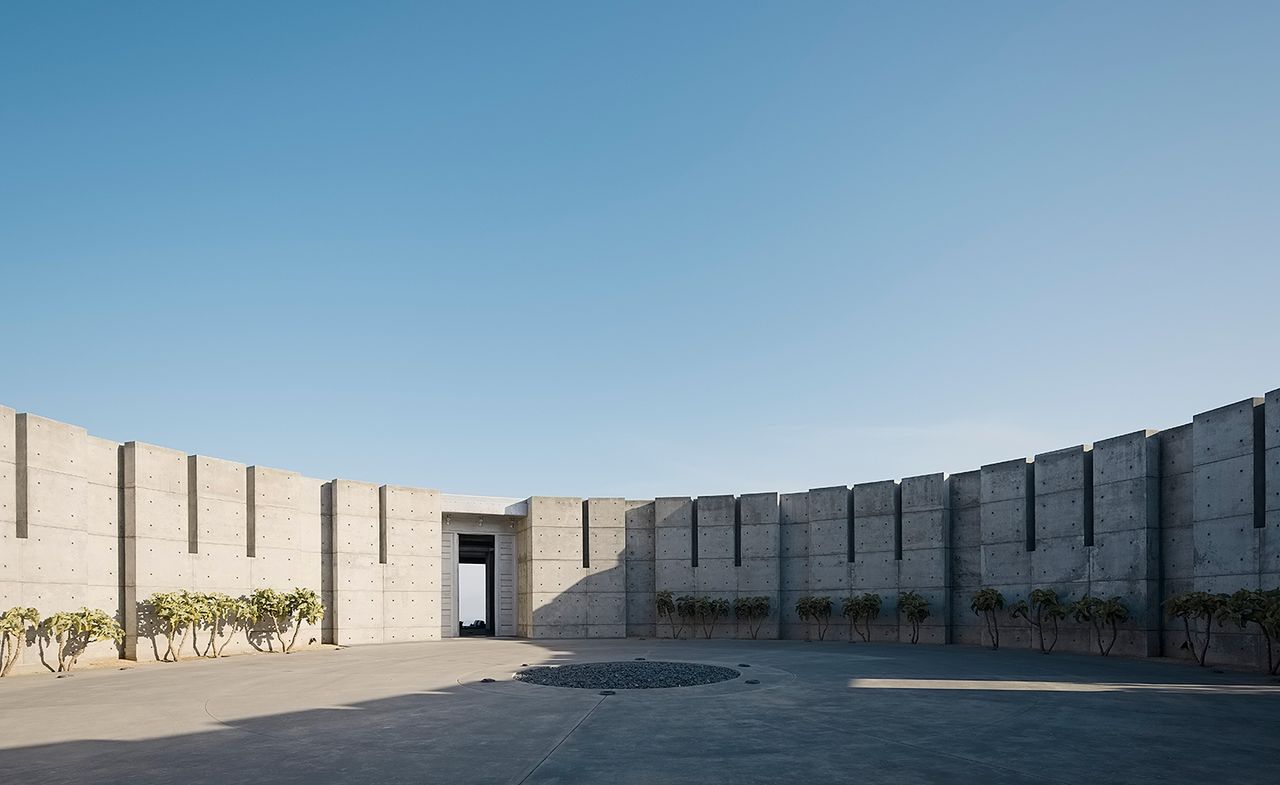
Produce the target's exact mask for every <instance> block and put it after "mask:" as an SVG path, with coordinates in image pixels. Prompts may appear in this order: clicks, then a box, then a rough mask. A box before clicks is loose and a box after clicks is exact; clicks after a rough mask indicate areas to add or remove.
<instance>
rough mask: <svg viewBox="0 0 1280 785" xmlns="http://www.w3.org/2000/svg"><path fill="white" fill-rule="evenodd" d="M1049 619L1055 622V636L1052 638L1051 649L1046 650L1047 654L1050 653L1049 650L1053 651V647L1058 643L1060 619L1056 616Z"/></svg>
mask: <svg viewBox="0 0 1280 785" xmlns="http://www.w3.org/2000/svg"><path fill="white" fill-rule="evenodd" d="M1049 621H1051V622H1053V638H1051V639H1050V641H1049V650H1048V651H1046V652H1045V654H1048V653H1049V652H1051V651H1053V647H1054V646H1057V645H1058V620H1057V619H1056V618H1053V619H1050V620H1049Z"/></svg>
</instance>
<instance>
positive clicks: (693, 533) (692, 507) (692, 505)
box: [689, 499, 698, 567]
mask: <svg viewBox="0 0 1280 785" xmlns="http://www.w3.org/2000/svg"><path fill="white" fill-rule="evenodd" d="M689 519H690V520H691V521H692V526H691V527H690V531H689V544H690V546H691V547H690V548H689V552H690V553H691V554H692V562H693V566H694V567H697V566H698V500H697V499H690V500H689Z"/></svg>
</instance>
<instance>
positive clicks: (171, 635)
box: [142, 588, 324, 662]
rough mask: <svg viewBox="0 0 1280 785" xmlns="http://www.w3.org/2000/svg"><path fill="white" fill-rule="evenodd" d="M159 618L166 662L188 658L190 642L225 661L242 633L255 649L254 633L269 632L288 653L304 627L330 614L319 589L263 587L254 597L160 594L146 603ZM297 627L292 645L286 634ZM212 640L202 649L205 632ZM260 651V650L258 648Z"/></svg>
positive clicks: (200, 654)
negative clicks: (224, 655)
mask: <svg viewBox="0 0 1280 785" xmlns="http://www.w3.org/2000/svg"><path fill="white" fill-rule="evenodd" d="M142 606H143V607H142V609H143V610H144V611H145V612H147V613H149V615H150V616H151V617H153V618H154V620H155V624H156V627H157V629H156V630H155V632H158V633H159V634H161V635H163V636H164V638H165V641H166V647H165V651H164V654H163V655H162V656H161V657H160V659H161V660H163V661H165V662H176V661H178V660H179V659H181V657H182V649H183V647H184V646H186V643H187V638H188V636H190V638H191V648H192V651H193V652H194V653H195V654H196V656H198V657H221V656H222V652H223V650H224V649H226V647H227V644H228V643H230V642H231V639H232V638H233V637H234V636H235V634H236V633H237V632H239V631H243V632H244V633H245V637H246V638H247V639H248V640H249V643H250V645H254V642H253V639H252V633H253V632H254V631H265V632H266V633H267V634H268V635H272V634H273V635H274V636H275V639H276V640H277V641H278V642H279V651H280V652H281V653H283V654H288V653H289V652H290V651H292V650H293V647H294V645H295V644H297V642H298V633H299V632H300V631H301V630H302V625H303V623H304V622H305V623H307V624H315V623H317V622H318V621H320V619H321V618H322V617H323V616H324V603H322V602H321V601H320V595H318V594H316V592H315V591H314V590H313V589H304V588H296V589H294V590H293V591H290V592H281V591H276V590H275V589H257V590H255V591H253V592H252V593H250V594H248V595H243V596H240V597H232V596H231V595H229V594H223V593H221V592H193V591H187V590H186V589H181V590H179V591H171V592H156V593H155V594H152V595H151V596H150V597H148V598H147V599H146V600H145V601H144V602H143V604H142ZM289 628H292V629H293V634H292V635H291V636H290V638H289V641H288V643H286V642H285V631H286V630H288V629H289ZM201 631H204V632H205V633H206V634H207V636H206V638H205V641H204V646H203V647H201V645H200V632H201ZM254 648H259V647H258V646H256V645H254Z"/></svg>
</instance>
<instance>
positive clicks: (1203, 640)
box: [1165, 591, 1231, 667]
mask: <svg viewBox="0 0 1280 785" xmlns="http://www.w3.org/2000/svg"><path fill="white" fill-rule="evenodd" d="M1230 600H1231V598H1230V597H1229V596H1228V595H1226V594H1210V593H1209V592H1205V591H1189V592H1184V593H1182V594H1175V595H1174V596H1172V597H1170V598H1169V599H1168V600H1166V601H1165V608H1166V609H1167V610H1168V612H1169V615H1170V616H1172V617H1174V618H1176V619H1182V629H1183V632H1184V633H1185V634H1186V643H1184V644H1183V645H1184V646H1185V648H1187V649H1188V650H1189V651H1190V652H1191V656H1192V657H1194V658H1195V660H1196V662H1197V663H1198V664H1199V665H1200V666H1202V667H1203V666H1204V664H1205V660H1206V658H1207V656H1208V654H1209V638H1210V634H1211V633H1212V632H1213V622H1214V619H1217V618H1218V617H1219V616H1221V615H1223V614H1225V612H1226V611H1227V606H1228V604H1229V603H1230ZM1218 623H1219V624H1221V619H1219V622H1218ZM1199 625H1203V626H1204V634H1203V635H1202V636H1197V634H1195V633H1194V632H1193V626H1199ZM1197 637H1199V639H1200V640H1199V644H1198V645H1197Z"/></svg>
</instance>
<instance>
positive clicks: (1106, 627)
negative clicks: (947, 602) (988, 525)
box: [969, 588, 1129, 657]
mask: <svg viewBox="0 0 1280 785" xmlns="http://www.w3.org/2000/svg"><path fill="white" fill-rule="evenodd" d="M969 608H970V609H971V610H972V611H973V612H974V613H975V614H979V615H981V616H982V617H983V620H984V621H985V622H986V626H987V636H988V639H989V640H990V641H991V648H992V649H998V648H1000V619H999V612H1000V611H1002V610H1004V609H1005V598H1004V595H1003V594H1001V593H1000V591H999V590H998V589H992V588H984V589H979V590H978V591H977V592H975V593H974V595H973V597H972V599H971V600H970V602H969ZM1008 611H1009V618H1011V619H1014V620H1017V619H1022V620H1023V622H1025V623H1026V624H1027V626H1028V627H1029V628H1030V630H1031V632H1032V633H1034V634H1035V636H1036V641H1037V643H1038V644H1039V646H1040V651H1041V653H1043V654H1048V653H1049V652H1051V651H1053V648H1054V647H1055V646H1057V645H1058V633H1059V622H1061V621H1063V620H1064V619H1067V618H1070V619H1072V620H1074V621H1075V622H1077V623H1080V624H1088V625H1090V627H1091V628H1092V630H1093V639H1094V640H1095V641H1096V642H1097V646H1098V653H1099V654H1101V655H1102V656H1103V657H1105V656H1107V655H1108V654H1110V653H1111V649H1112V648H1113V647H1114V646H1115V645H1116V637H1117V636H1118V635H1119V633H1120V630H1119V625H1120V624H1122V623H1123V622H1125V621H1126V620H1128V618H1129V608H1128V607H1127V606H1126V605H1125V604H1124V600H1122V599H1121V598H1119V597H1108V598H1106V599H1103V598H1101V597H1095V596H1093V595H1091V594H1085V595H1084V596H1083V597H1081V598H1080V599H1078V600H1073V601H1071V602H1063V601H1062V600H1061V599H1060V598H1059V597H1058V593H1057V592H1056V591H1054V590H1053V589H1033V590H1032V591H1031V595H1030V600H1029V601H1028V600H1018V601H1016V602H1014V603H1013V604H1011V605H1009V606H1008ZM1108 631H1110V635H1107V632H1108Z"/></svg>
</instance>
